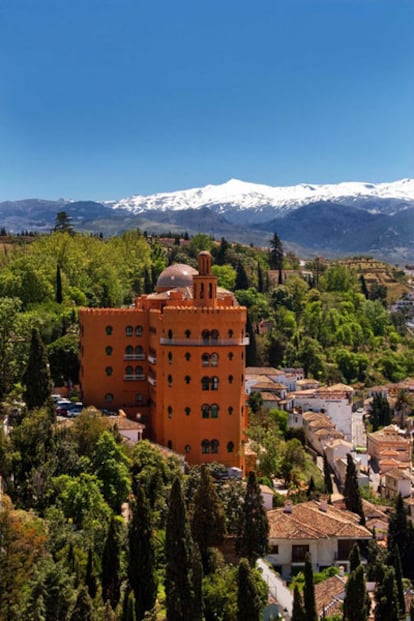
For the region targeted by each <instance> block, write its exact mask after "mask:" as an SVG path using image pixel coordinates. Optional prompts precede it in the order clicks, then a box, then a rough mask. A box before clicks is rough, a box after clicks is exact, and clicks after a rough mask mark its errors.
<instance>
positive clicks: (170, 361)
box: [167, 351, 173, 364]
mask: <svg viewBox="0 0 414 621" xmlns="http://www.w3.org/2000/svg"><path fill="white" fill-rule="evenodd" d="M167 358H168V362H169V364H171V363H172V359H173V355H172V352H170V351H169V352H168V354H167Z"/></svg>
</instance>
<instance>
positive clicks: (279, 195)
mask: <svg viewBox="0 0 414 621" xmlns="http://www.w3.org/2000/svg"><path fill="white" fill-rule="evenodd" d="M58 211H65V212H66V213H67V214H68V216H70V218H71V219H72V224H73V226H74V228H75V229H76V230H79V231H88V232H93V233H103V234H104V235H105V236H107V235H114V234H117V233H121V232H122V231H125V230H128V229H131V228H136V227H139V228H140V229H142V230H146V231H147V232H148V233H165V232H167V231H171V232H172V233H182V232H184V231H187V232H188V233H189V234H190V235H191V234H195V233H199V232H203V233H208V234H209V235H213V236H214V237H215V238H220V237H225V238H226V239H228V240H229V241H239V242H242V243H253V244H254V245H267V244H268V242H269V240H270V238H271V236H272V235H273V233H274V232H275V231H276V232H277V233H278V235H279V237H280V238H281V239H282V241H284V242H285V244H286V246H287V247H288V248H292V249H295V250H296V251H297V252H300V253H301V254H303V255H305V256H306V254H308V255H314V254H322V255H326V256H335V255H338V254H340V255H344V254H354V255H355V254H369V255H373V256H378V257H380V258H383V259H386V260H390V261H392V262H399V263H401V262H412V261H414V179H402V180H399V181H394V182H391V183H376V184H375V183H362V182H347V183H338V184H327V185H310V184H301V185H295V186H286V187H273V186H268V185H263V184H255V183H247V182H244V181H239V180H237V179H231V180H229V181H227V182H226V183H223V184H220V185H207V186H205V187H201V188H193V189H188V190H182V191H176V192H168V193H159V194H153V195H149V196H144V195H134V196H131V197H128V198H123V199H120V200H117V201H106V200H103V201H82V200H80V201H74V200H68V199H59V200H56V201H51V200H42V199H25V200H19V201H4V202H1V203H0V226H2V227H4V228H5V229H6V231H8V232H11V233H20V232H21V231H26V230H29V231H39V232H48V231H50V230H51V229H53V227H54V225H55V222H56V214H57V212H58Z"/></svg>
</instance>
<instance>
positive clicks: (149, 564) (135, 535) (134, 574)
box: [128, 487, 158, 621]
mask: <svg viewBox="0 0 414 621" xmlns="http://www.w3.org/2000/svg"><path fill="white" fill-rule="evenodd" d="M131 510H132V511H131V513H132V515H131V518H130V521H129V526H128V542H129V559H128V580H129V586H130V587H131V589H132V591H133V593H134V597H135V611H136V618H137V621H141V619H143V618H144V615H145V613H146V612H147V610H151V609H152V608H153V607H154V604H155V600H156V597H157V588H158V581H157V576H156V572H155V554H154V542H153V537H152V514H151V508H150V504H149V502H148V499H147V498H146V496H145V493H144V490H143V489H142V487H138V488H137V491H136V498H135V500H133V501H132V503H131Z"/></svg>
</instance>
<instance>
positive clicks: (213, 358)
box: [210, 353, 219, 367]
mask: <svg viewBox="0 0 414 621" xmlns="http://www.w3.org/2000/svg"><path fill="white" fill-rule="evenodd" d="M218 360H219V357H218V354H216V353H214V354H211V356H210V366H211V367H217V366H218Z"/></svg>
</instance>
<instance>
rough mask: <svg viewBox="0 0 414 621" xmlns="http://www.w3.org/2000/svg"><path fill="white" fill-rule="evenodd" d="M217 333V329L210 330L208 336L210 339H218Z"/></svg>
mask: <svg viewBox="0 0 414 621" xmlns="http://www.w3.org/2000/svg"><path fill="white" fill-rule="evenodd" d="M218 337H219V333H218V330H212V331H211V332H210V338H211V340H212V341H218Z"/></svg>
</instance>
